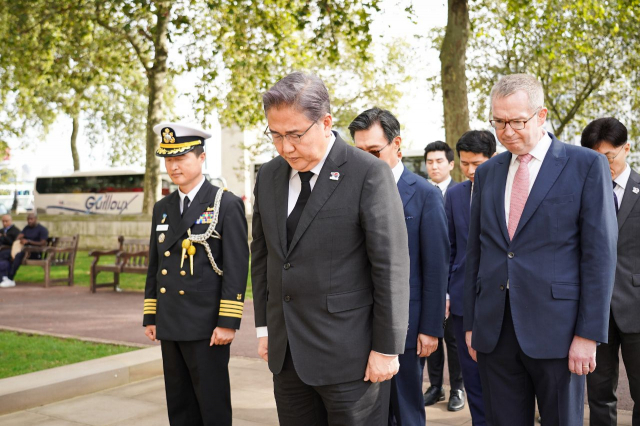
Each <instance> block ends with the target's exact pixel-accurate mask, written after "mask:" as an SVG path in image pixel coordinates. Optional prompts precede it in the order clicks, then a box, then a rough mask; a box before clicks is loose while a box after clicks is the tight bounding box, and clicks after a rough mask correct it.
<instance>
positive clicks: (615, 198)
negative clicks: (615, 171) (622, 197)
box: [613, 182, 620, 214]
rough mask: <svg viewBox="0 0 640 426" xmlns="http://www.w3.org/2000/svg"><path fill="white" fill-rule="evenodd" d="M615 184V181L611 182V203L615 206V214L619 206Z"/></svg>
mask: <svg viewBox="0 0 640 426" xmlns="http://www.w3.org/2000/svg"><path fill="white" fill-rule="evenodd" d="M616 185H617V183H615V182H613V204H614V205H615V206H616V214H617V213H618V209H619V208H620V206H619V205H618V196H617V195H616Z"/></svg>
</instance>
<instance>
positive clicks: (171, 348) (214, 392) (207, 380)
mask: <svg viewBox="0 0 640 426" xmlns="http://www.w3.org/2000/svg"><path fill="white" fill-rule="evenodd" d="M229 346H230V345H223V346H217V345H213V346H209V340H208V339H207V340H196V341H191V342H172V341H168V340H163V341H162V342H161V347H162V364H163V367H164V384H165V390H166V393H167V410H168V412H169V423H170V424H171V426H231V387H230V384H229Z"/></svg>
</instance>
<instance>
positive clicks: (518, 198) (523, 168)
mask: <svg viewBox="0 0 640 426" xmlns="http://www.w3.org/2000/svg"><path fill="white" fill-rule="evenodd" d="M532 158H533V156H532V155H531V154H524V155H518V161H520V165H519V166H518V170H517V171H516V176H515V177H514V179H513V186H512V187H511V202H510V203H509V227H508V229H509V239H513V235H514V234H515V233H516V229H518V222H520V217H521V216H522V211H523V210H524V205H525V204H526V203H527V198H528V197H529V166H528V164H529V161H531V159H532Z"/></svg>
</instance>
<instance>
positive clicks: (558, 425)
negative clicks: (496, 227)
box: [478, 290, 585, 426]
mask: <svg viewBox="0 0 640 426" xmlns="http://www.w3.org/2000/svg"><path fill="white" fill-rule="evenodd" d="M507 291H508V290H507ZM549 344H550V345H551V344H553V342H549ZM478 368H479V370H480V379H481V380H482V391H483V392H482V396H483V398H484V407H485V417H486V419H487V423H488V424H490V425H492V426H513V425H518V426H533V424H534V417H535V401H536V398H537V400H538V408H539V409H540V415H541V416H542V421H543V422H544V426H582V423H583V418H584V385H585V380H584V376H577V375H575V374H572V373H571V372H570V371H569V360H568V357H565V358H560V359H534V358H531V357H529V356H527V355H526V354H525V353H524V352H523V351H522V348H520V344H519V343H518V339H517V337H516V333H515V329H514V327H513V319H512V318H511V306H510V303H509V296H508V293H507V300H506V303H505V313H504V320H503V322H502V330H501V331H500V337H499V339H498V343H497V345H496V348H495V349H494V350H493V352H491V353H480V352H478Z"/></svg>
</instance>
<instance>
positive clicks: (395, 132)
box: [349, 108, 400, 143]
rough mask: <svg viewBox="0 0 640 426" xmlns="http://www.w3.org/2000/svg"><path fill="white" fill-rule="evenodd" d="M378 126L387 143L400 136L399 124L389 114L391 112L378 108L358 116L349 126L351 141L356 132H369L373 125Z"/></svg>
mask: <svg viewBox="0 0 640 426" xmlns="http://www.w3.org/2000/svg"><path fill="white" fill-rule="evenodd" d="M376 123H377V124H379V125H380V127H381V128H382V131H383V132H384V137H385V139H386V140H387V142H388V143H391V142H393V140H394V139H395V138H396V137H398V136H400V122H399V121H398V119H397V118H396V117H395V116H394V115H393V114H391V111H387V110H386V109H380V108H371V109H368V110H366V111H365V112H363V113H361V114H360V115H358V116H357V117H356V118H354V119H353V121H352V122H351V124H349V132H351V139H353V138H354V135H355V134H356V132H357V131H358V130H369V129H370V128H371V127H372V126H373V125H374V124H376Z"/></svg>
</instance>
